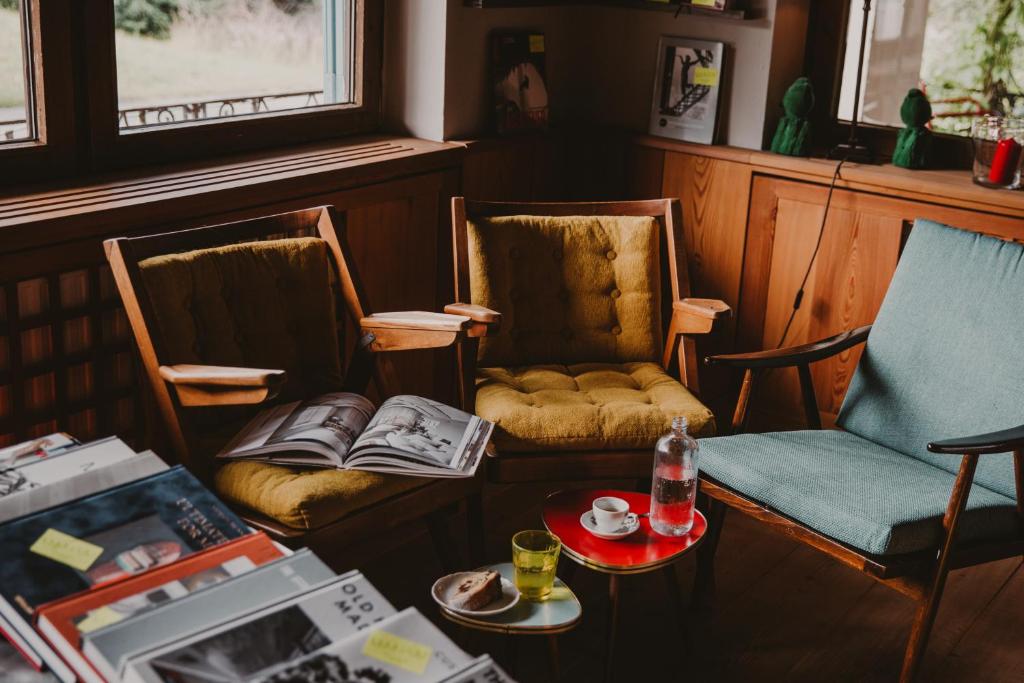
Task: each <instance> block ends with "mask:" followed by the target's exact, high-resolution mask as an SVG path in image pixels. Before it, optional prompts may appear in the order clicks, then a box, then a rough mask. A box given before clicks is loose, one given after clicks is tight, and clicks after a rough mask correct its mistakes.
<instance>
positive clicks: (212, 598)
mask: <svg viewBox="0 0 1024 683" xmlns="http://www.w3.org/2000/svg"><path fill="white" fill-rule="evenodd" d="M0 558H3V561H2V562H0V632H2V633H3V635H4V636H5V637H6V639H7V640H8V641H10V645H11V646H12V647H13V648H14V650H16V651H17V652H18V653H20V655H21V657H22V658H23V660H24V661H23V662H18V661H17V658H16V657H14V655H13V652H12V650H11V648H10V647H6V646H4V647H2V648H0V667H2V668H0V670H2V671H3V679H4V680H5V681H7V680H11V681H19V682H20V681H25V683H28V682H30V681H43V680H51V681H52V680H54V678H56V679H57V680H59V681H62V683H71V682H73V681H76V680H77V681H84V682H86V683H104V682H107V683H113V682H114V681H130V682H133V683H135V682H138V683H143V682H145V683H158V682H159V683H214V682H222V681H246V682H253V683H255V682H266V683H284V682H289V683H290V682H293V681H313V680H316V681H338V682H339V683H341V682H343V681H365V682H367V683H370V682H372V683H385V682H387V683H401V682H404V681H410V682H411V681H417V682H419V681H450V682H452V683H455V682H466V683H468V682H470V681H488V682H501V681H511V679H510V678H509V677H508V676H507V674H505V673H504V672H503V671H502V670H501V669H500V668H499V667H498V666H497V665H496V664H495V663H494V662H493V661H491V660H490V659H489V658H488V657H487V656H483V657H479V658H476V659H474V658H472V657H470V656H469V655H468V654H466V653H465V652H463V651H462V650H461V649H459V648H458V647H457V646H456V645H455V644H454V643H453V642H452V641H451V640H450V639H449V638H448V637H447V636H445V635H444V634H443V633H442V632H441V631H440V630H438V629H437V628H436V627H435V626H434V625H433V624H432V623H431V622H430V621H428V620H427V619H426V618H425V617H423V615H422V614H420V613H419V612H418V611H416V610H415V609H414V608H408V609H405V610H397V609H396V608H395V607H394V606H393V605H392V604H391V603H390V602H388V600H387V599H386V598H385V597H384V596H383V595H381V594H380V592H379V591H377V589H376V588H374V586H373V585H372V584H371V583H370V582H369V581H368V580H367V579H366V577H364V576H363V575H362V574H361V573H359V572H358V571H355V570H353V571H349V572H347V573H343V574H340V575H338V574H336V573H335V572H334V571H333V570H331V569H330V568H329V567H328V566H327V565H325V564H324V563H323V562H322V561H321V560H320V559H319V558H317V557H316V555H314V554H313V553H312V552H311V551H309V550H305V549H304V550H299V551H297V552H291V551H289V550H288V549H286V548H284V547H282V546H280V545H278V544H276V543H274V542H273V541H272V540H271V539H270V538H269V537H267V536H266V535H265V534H263V533H261V532H255V531H253V530H252V529H250V528H249V527H247V526H246V525H245V523H244V522H243V521H242V520H241V519H239V518H238V517H237V516H236V515H235V514H234V512H232V511H231V509H230V508H228V507H227V506H226V505H224V504H223V503H222V502H221V501H220V500H218V499H217V497H216V496H215V495H214V494H213V493H211V492H210V491H209V490H207V489H206V488H205V487H204V486H203V485H202V484H201V483H200V482H199V481H198V480H197V479H196V478H195V477H193V476H192V475H191V474H190V473H189V472H188V471H187V470H185V469H183V468H182V467H180V466H179V467H168V466H167V465H166V464H165V463H163V461H162V460H160V458H158V457H157V456H156V455H154V454H153V453H151V452H144V453H138V454H137V453H135V452H134V451H133V450H132V449H131V448H129V447H128V446H127V445H126V444H124V443H123V442H121V441H120V440H118V439H116V438H112V439H105V440H102V441H98V442H94V443H90V444H86V445H79V444H76V443H75V442H74V441H73V440H72V439H70V437H67V436H66V435H60V434H57V435H51V436H50V437H46V438H45V439H41V440H38V441H36V442H33V443H31V444H27V445H21V446H17V447H12V448H10V449H5V450H0ZM26 662H27V663H28V664H29V665H31V669H30V668H29V667H28V666H25V663H26Z"/></svg>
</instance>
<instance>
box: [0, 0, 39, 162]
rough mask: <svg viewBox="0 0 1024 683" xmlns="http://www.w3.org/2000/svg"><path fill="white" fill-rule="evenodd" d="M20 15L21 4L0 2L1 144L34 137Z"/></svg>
mask: <svg viewBox="0 0 1024 683" xmlns="http://www.w3.org/2000/svg"><path fill="white" fill-rule="evenodd" d="M23 12H24V7H23V2H22V0H0V144H2V143H4V142H15V141H18V140H31V139H32V138H33V137H34V133H33V128H34V126H33V118H34V112H33V111H32V107H31V105H30V103H31V97H30V96H29V92H30V87H31V81H30V78H29V68H28V67H29V63H28V60H27V55H29V54H30V51H29V49H28V41H29V35H28V32H27V22H26V21H25V15H24V14H23Z"/></svg>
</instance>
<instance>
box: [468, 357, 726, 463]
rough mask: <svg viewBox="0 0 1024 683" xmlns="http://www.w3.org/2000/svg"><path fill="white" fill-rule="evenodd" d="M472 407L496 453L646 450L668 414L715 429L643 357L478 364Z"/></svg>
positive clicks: (700, 429) (697, 405) (693, 427)
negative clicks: (491, 428)
mask: <svg viewBox="0 0 1024 683" xmlns="http://www.w3.org/2000/svg"><path fill="white" fill-rule="evenodd" d="M476 411H477V413H478V414H479V415H480V416H481V417H483V418H484V419H486V420H490V421H492V422H494V423H495V424H496V425H497V429H496V430H495V436H494V440H495V443H496V444H497V446H498V448H499V451H502V452H509V451H519V452H532V451H575V450H584V449H595V450H616V449H637V448H650V447H651V446H653V445H654V442H655V441H657V440H658V438H659V437H661V436H662V435H663V434H665V433H666V432H668V430H669V427H670V426H671V421H672V417H673V416H675V415H683V416H685V417H686V418H687V419H688V420H689V423H690V430H689V431H690V433H691V434H693V435H694V436H698V437H702V436H714V433H715V418H714V415H712V413H711V411H710V410H708V409H707V408H706V407H704V405H703V404H702V403H701V402H700V401H699V400H697V398H696V397H694V396H693V394H691V393H690V392H689V391H687V389H686V387H684V386H683V385H682V384H680V383H679V382H677V381H676V380H675V379H673V378H672V377H670V376H669V375H668V374H667V373H666V372H665V370H664V369H662V367H661V366H660V365H659V364H657V363H649V362H642V363H579V364H575V365H531V366H525V367H511V368H481V369H479V370H478V371H477V397H476Z"/></svg>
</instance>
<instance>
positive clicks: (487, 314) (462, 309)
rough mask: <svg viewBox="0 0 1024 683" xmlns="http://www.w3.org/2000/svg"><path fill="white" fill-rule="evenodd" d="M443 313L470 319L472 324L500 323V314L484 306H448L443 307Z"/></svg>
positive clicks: (455, 304) (459, 304)
mask: <svg viewBox="0 0 1024 683" xmlns="http://www.w3.org/2000/svg"><path fill="white" fill-rule="evenodd" d="M444 312H445V313H451V314H453V315H464V316H467V317H469V318H471V319H472V320H473V322H478V323H486V324H488V325H497V324H498V323H500V322H501V313H498V312H497V311H495V310H491V309H490V308H485V307H484V306H477V305H476V304H461V303H454V304H448V305H447V306H445V307H444Z"/></svg>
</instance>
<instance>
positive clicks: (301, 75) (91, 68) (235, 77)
mask: <svg viewBox="0 0 1024 683" xmlns="http://www.w3.org/2000/svg"><path fill="white" fill-rule="evenodd" d="M383 5H384V0H0V184H3V183H7V182H12V183H25V182H29V181H34V180H39V179H43V178H52V177H57V176H60V175H71V174H76V173H91V172H94V171H99V170H106V169H113V168H124V167H130V166H141V165H145V164H153V163H166V162H171V161H178V160H188V159H200V158H209V157H214V156H219V155H226V154H231V153H235V152H241V151H249V150H256V149H261V148H268V147H274V146H282V145H294V144H301V143H308V142H314V141H319V140H325V139H328V138H338V137H342V136H345V135H351V134H354V133H360V132H369V131H373V130H376V129H377V127H378V125H379V121H380V67H381V53H382V49H381V47H382V46H381V41H382V33H383V31H382V19H383Z"/></svg>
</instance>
